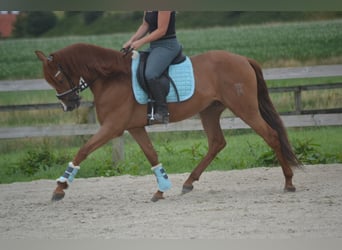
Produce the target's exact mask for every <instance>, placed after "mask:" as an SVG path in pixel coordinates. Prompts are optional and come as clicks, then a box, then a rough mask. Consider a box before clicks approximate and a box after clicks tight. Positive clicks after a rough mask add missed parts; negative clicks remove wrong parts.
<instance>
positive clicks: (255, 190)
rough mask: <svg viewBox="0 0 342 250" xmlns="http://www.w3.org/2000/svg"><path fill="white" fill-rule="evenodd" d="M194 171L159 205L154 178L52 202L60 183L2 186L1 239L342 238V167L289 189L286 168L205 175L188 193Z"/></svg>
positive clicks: (103, 181) (318, 169) (118, 180)
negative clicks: (186, 185) (187, 184)
mask: <svg viewBox="0 0 342 250" xmlns="http://www.w3.org/2000/svg"><path fill="white" fill-rule="evenodd" d="M187 176H188V174H171V175H169V177H170V179H171V181H172V184H173V188H172V189H171V190H170V191H168V192H167V193H166V194H165V198H166V199H165V200H161V201H158V202H156V203H152V202H151V201H150V198H151V197H152V194H153V193H154V192H155V191H156V181H155V178H154V176H153V175H152V174H151V175H149V176H143V177H135V176H134V177H133V176H119V177H106V178H89V179H81V178H77V179H75V181H74V182H73V183H72V186H71V187H70V188H69V189H68V190H67V193H66V196H65V198H64V199H63V200H62V201H59V202H51V201H50V198H51V194H52V191H53V189H54V188H55V182H54V181H53V180H39V181H33V182H26V183H13V184H2V185H0V202H1V204H0V239H61V238H63V239H82V238H88V239H89V238H94V239H155V238H158V239H160V238H162V239H215V238H216V239H259V238H261V239H279V238H280V239H284V238H285V239H287V238H291V239H293V238H307V239H312V238H316V239H317V238H330V237H334V238H342V164H330V165H315V166H305V168H304V170H296V171H295V177H294V184H295V185H296V187H297V192H295V193H285V192H283V182H284V178H283V175H282V172H281V168H280V167H274V168H255V169H247V170H234V171H212V172H205V173H204V174H203V175H202V177H201V180H200V181H199V182H196V183H195V189H194V190H193V191H192V192H191V193H189V194H186V195H181V194H180V193H181V186H182V184H183V182H184V181H185V179H186V178H187Z"/></svg>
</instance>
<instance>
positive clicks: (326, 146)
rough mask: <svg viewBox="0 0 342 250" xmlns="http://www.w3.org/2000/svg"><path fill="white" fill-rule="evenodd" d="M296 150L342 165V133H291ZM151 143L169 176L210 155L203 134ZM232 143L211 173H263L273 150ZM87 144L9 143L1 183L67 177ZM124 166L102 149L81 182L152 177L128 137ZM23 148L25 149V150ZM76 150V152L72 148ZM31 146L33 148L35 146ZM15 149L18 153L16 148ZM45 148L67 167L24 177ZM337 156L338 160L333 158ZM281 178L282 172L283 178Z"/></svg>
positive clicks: (245, 139)
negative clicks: (35, 152) (264, 159)
mask: <svg viewBox="0 0 342 250" xmlns="http://www.w3.org/2000/svg"><path fill="white" fill-rule="evenodd" d="M288 132H289V138H290V141H291V142H292V144H293V145H294V144H296V142H297V141H308V140H309V141H311V142H312V143H313V144H319V145H318V146H317V152H319V154H320V155H322V157H323V158H324V159H325V158H326V159H327V162H326V163H329V162H330V163H331V162H342V151H341V148H342V127H330V128H324V127H322V128H309V129H299V128H297V129H289V130H288ZM151 138H152V141H153V143H154V146H155V148H156V150H157V152H158V153H159V159H160V161H161V162H162V163H163V164H164V166H165V167H166V169H167V170H168V172H169V173H185V172H191V171H192V170H193V168H194V167H195V166H196V165H197V164H198V163H199V161H200V159H201V158H202V157H203V156H204V154H205V153H206V151H207V142H206V138H205V135H204V133H203V132H201V131H198V132H172V133H152V134H151ZM225 138H226V140H227V142H228V144H227V146H226V148H225V149H224V150H223V151H222V152H221V153H220V154H219V155H218V156H217V157H216V159H215V160H214V161H213V162H212V164H210V166H209V167H208V170H232V169H246V168H251V167H258V166H260V163H259V162H258V161H257V159H258V157H260V155H262V154H263V153H264V152H267V151H268V150H269V147H268V146H267V145H266V144H265V142H264V141H263V140H262V139H261V137H259V136H258V135H256V134H255V133H254V132H251V131H250V130H243V131H242V130H240V131H239V130H236V131H231V130H227V131H225ZM85 139H86V138H83V139H82V138H79V139H78V141H77V142H76V141H74V142H73V143H71V142H70V141H69V140H70V139H67V138H64V139H61V138H59V139H57V140H62V141H64V142H67V144H68V145H70V146H64V145H63V143H61V141H60V142H59V143H57V142H56V138H45V139H30V140H29V141H27V140H26V141H25V140H15V141H13V140H11V141H9V142H8V145H7V146H8V148H7V150H8V151H9V152H8V153H6V154H4V155H3V156H2V157H1V158H0V175H1V177H2V178H1V180H0V181H1V183H10V182H15V181H29V180H32V179H54V178H57V177H58V176H59V175H61V174H62V173H63V171H64V170H65V167H66V164H67V162H68V161H70V160H71V159H72V157H73V155H74V154H75V153H76V152H77V150H78V148H79V146H76V145H81V144H82V143H83V141H84V140H85ZM124 141H125V160H124V161H122V162H120V163H117V166H116V168H113V167H112V144H111V143H108V144H107V145H105V146H103V147H101V148H100V149H98V150H97V151H95V152H94V153H93V154H91V155H90V156H89V157H88V158H87V159H86V160H85V161H84V162H83V163H82V164H81V171H80V172H79V174H78V177H83V178H86V177H94V176H111V175H121V174H131V175H145V174H151V172H150V165H149V163H148V161H147V160H146V158H145V156H144V154H143V153H142V151H141V150H140V148H139V146H138V145H137V144H136V143H135V142H134V141H133V139H132V138H131V137H130V136H129V135H125V136H124ZM21 144H22V145H21ZM72 144H73V146H72ZM30 145H31V146H30ZM13 147H16V150H15V152H14V151H12V150H11V148H13ZM39 147H44V148H45V149H46V148H48V150H50V151H51V152H53V153H54V154H55V155H56V156H57V157H58V159H61V158H62V160H64V161H65V164H56V163H53V164H51V165H50V166H48V167H47V169H46V170H43V169H42V170H40V171H38V172H37V173H36V174H34V175H33V176H27V175H24V174H23V173H22V172H21V171H20V169H19V167H18V164H19V163H20V162H21V161H22V159H24V158H25V157H27V154H28V152H29V151H30V150H32V148H39ZM331 155H333V156H334V158H333V160H332V161H331V160H329V159H330V158H329V156H331ZM279 173H281V171H280V172H279Z"/></svg>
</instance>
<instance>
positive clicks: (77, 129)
mask: <svg viewBox="0 0 342 250" xmlns="http://www.w3.org/2000/svg"><path fill="white" fill-rule="evenodd" d="M263 73H264V77H265V79H266V80H272V79H295V78H314V77H329V76H342V65H327V66H312V67H301V68H275V69H265V70H264V71H263ZM341 87H342V83H333V84H318V85H306V86H294V87H278V88H269V91H270V92H271V93H272V92H293V93H294V102H295V110H293V111H290V112H286V113H285V114H283V115H282V119H283V121H284V124H285V126H286V127H305V126H331V125H342V107H337V108H334V109H321V110H303V109H302V104H301V103H302V102H301V96H302V92H303V91H308V90H321V89H332V88H341ZM49 89H51V87H50V86H49V85H48V84H47V83H46V82H45V80H43V79H36V80H25V81H0V92H1V91H3V92H13V91H28V90H30V91H31V90H49ZM81 107H85V108H88V109H89V115H88V121H89V124H77V125H71V124H70V125H63V126H61V125H58V126H57V125H56V126H55V125H51V126H27V127H14V128H13V127H0V139H11V138H28V137H42V136H71V135H91V134H94V133H95V132H96V131H97V130H98V124H96V119H95V112H94V107H93V104H92V103H91V102H83V103H82V104H81ZM55 108H60V105H59V104H56V103H49V104H30V105H10V106H0V112H8V111H14V110H42V109H55ZM221 127H222V129H244V128H249V127H248V125H246V124H245V123H244V122H243V121H241V119H239V118H237V117H229V118H222V119H221ZM190 130H202V125H201V122H200V121H199V120H198V119H188V120H185V121H182V122H178V123H172V124H168V125H167V126H165V125H153V126H150V127H147V131H149V132H168V131H190Z"/></svg>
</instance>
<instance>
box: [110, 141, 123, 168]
mask: <svg viewBox="0 0 342 250" xmlns="http://www.w3.org/2000/svg"><path fill="white" fill-rule="evenodd" d="M124 159H125V153H124V137H123V136H120V137H117V138H114V139H113V166H115V165H116V164H117V163H118V162H119V161H122V160H124Z"/></svg>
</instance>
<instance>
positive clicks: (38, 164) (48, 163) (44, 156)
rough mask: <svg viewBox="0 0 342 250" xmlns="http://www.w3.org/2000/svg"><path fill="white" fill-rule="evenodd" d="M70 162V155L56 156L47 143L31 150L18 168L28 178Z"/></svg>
mask: <svg viewBox="0 0 342 250" xmlns="http://www.w3.org/2000/svg"><path fill="white" fill-rule="evenodd" d="M68 160H70V156H69V155H65V154H63V155H61V154H60V155H57V154H55V153H54V152H53V151H52V150H51V148H50V146H49V145H48V144H47V143H44V144H43V146H41V147H38V148H31V149H29V150H28V151H27V152H26V154H25V155H24V157H23V158H22V159H20V160H19V162H18V168H19V170H20V171H21V172H22V173H23V174H24V175H26V176H32V175H35V174H36V173H37V172H39V171H46V170H48V169H50V168H52V167H54V166H56V165H60V164H65V163H66V162H68Z"/></svg>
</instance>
